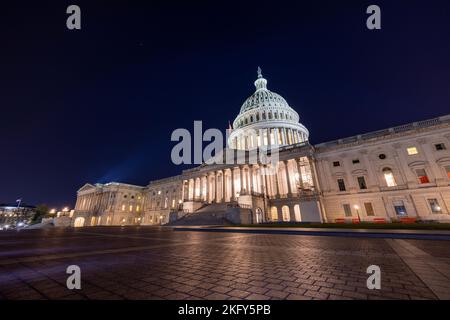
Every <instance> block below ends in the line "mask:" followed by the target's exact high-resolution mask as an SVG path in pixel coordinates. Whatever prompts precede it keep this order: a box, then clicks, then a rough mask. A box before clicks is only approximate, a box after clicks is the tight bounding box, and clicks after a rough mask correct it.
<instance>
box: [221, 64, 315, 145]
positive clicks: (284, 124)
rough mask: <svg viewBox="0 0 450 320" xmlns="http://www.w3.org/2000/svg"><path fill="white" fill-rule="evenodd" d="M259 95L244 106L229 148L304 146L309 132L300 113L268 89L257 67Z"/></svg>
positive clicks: (235, 123)
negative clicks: (301, 144) (299, 144)
mask: <svg viewBox="0 0 450 320" xmlns="http://www.w3.org/2000/svg"><path fill="white" fill-rule="evenodd" d="M255 87H256V91H255V92H254V93H253V94H252V95H251V96H250V97H248V98H247V100H245V102H244V103H243V104H242V107H241V111H240V112H239V115H238V116H237V117H236V119H235V120H234V121H233V130H232V132H231V134H230V137H229V140H228V145H229V147H230V148H232V149H241V150H249V149H253V148H257V147H260V146H267V147H269V148H272V147H280V146H286V145H292V144H298V143H303V142H305V141H307V140H308V137H309V132H308V129H306V127H305V126H303V125H302V124H301V123H300V122H299V120H300V117H299V115H298V113H297V112H296V111H295V110H294V109H292V108H291V107H290V106H289V104H288V103H287V101H286V100H285V99H284V98H283V97H282V96H280V95H279V94H277V93H275V92H272V91H270V90H269V89H267V80H266V79H264V78H263V76H262V72H261V68H259V67H258V78H257V79H256V81H255Z"/></svg>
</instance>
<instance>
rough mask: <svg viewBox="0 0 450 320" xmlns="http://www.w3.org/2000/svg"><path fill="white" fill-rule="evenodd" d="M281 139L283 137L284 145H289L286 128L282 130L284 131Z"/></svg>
mask: <svg viewBox="0 0 450 320" xmlns="http://www.w3.org/2000/svg"><path fill="white" fill-rule="evenodd" d="M281 137H282V140H283V144H284V145H286V144H288V143H287V140H286V128H283V129H282V131H281Z"/></svg>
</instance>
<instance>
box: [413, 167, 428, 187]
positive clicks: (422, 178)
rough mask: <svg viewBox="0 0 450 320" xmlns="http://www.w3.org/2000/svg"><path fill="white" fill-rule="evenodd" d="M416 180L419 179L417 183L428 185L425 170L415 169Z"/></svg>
mask: <svg viewBox="0 0 450 320" xmlns="http://www.w3.org/2000/svg"><path fill="white" fill-rule="evenodd" d="M416 174H417V178H418V179H419V183H420V184H423V183H429V182H430V180H429V179H428V176H427V173H426V171H425V169H417V170H416Z"/></svg>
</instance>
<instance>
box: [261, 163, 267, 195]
mask: <svg viewBox="0 0 450 320" xmlns="http://www.w3.org/2000/svg"><path fill="white" fill-rule="evenodd" d="M261 169H262V171H261V173H262V175H263V176H264V179H263V181H264V189H265V190H263V192H264V193H265V196H266V197H268V196H269V183H268V182H267V166H266V165H264V166H263V167H262V168H261Z"/></svg>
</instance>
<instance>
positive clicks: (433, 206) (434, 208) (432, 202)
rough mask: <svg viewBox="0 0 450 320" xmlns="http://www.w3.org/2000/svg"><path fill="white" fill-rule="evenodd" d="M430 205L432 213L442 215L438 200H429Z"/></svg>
mask: <svg viewBox="0 0 450 320" xmlns="http://www.w3.org/2000/svg"><path fill="white" fill-rule="evenodd" d="M428 204H429V205H430V207H431V212H432V213H442V209H441V206H440V205H439V202H438V201H437V199H428Z"/></svg>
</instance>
